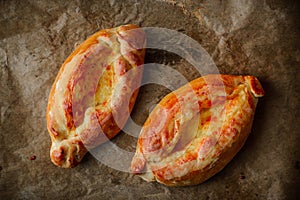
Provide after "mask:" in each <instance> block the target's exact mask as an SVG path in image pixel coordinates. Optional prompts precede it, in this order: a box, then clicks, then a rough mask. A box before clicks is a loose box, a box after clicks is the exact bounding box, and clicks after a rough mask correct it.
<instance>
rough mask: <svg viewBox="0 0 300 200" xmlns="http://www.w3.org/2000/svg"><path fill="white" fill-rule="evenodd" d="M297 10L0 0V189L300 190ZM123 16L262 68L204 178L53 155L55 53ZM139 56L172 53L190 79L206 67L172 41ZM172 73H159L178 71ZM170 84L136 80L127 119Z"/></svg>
mask: <svg viewBox="0 0 300 200" xmlns="http://www.w3.org/2000/svg"><path fill="white" fill-rule="evenodd" d="M298 19H300V16H299V4H298V3H297V2H296V1H279V0H264V1H248V0H225V1H223V0H222V1H191V0H187V1H183V0H179V1H172V0H167V1H150V0H143V1H133V0H125V1H114V0H110V1H107V0H106V1H80V0H69V1H65V2H64V1H46V0H39V1H33V0H22V1H17V0H10V1H5V0H2V1H0V67H1V73H0V75H1V77H0V83H1V85H0V91H1V96H0V102H1V104H0V106H1V107H0V108H1V115H0V117H1V118H0V122H1V124H0V125H1V128H0V131H1V132H0V198H1V199H44V198H47V199H71V198H78V199H82V198H84V199H96V198H97V199H297V197H298V198H299V191H297V189H299V183H300V180H299V176H300V171H299V170H300V153H299V145H300V136H299V132H300V128H299V123H300V121H299V96H300V95H299V68H300V49H299V47H300V42H299V35H300V34H299V33H300V31H299V22H298V21H297V20H298ZM126 23H134V24H138V25H140V26H142V27H163V28H168V29H172V30H176V31H179V32H181V33H184V34H186V35H188V36H189V37H191V38H193V39H194V40H196V41H197V42H198V43H199V44H200V45H201V46H202V47H203V48H205V50H206V51H207V52H208V53H209V54H210V55H211V57H212V58H213V60H214V62H215V64H216V65H217V66H218V69H219V71H220V73H224V74H241V75H246V74H247V75H254V76H257V77H258V78H259V80H260V81H261V83H262V85H263V87H264V89H265V92H266V95H265V97H263V98H262V99H260V102H259V104H258V107H257V112H256V115H255V120H254V123H253V128H252V132H251V134H250V136H249V138H248V140H247V142H246V144H245V145H244V147H243V148H242V150H241V151H240V152H239V153H238V154H237V156H236V157H235V158H234V159H233V160H232V162H230V164H229V165H228V166H226V167H225V169H224V170H223V171H221V172H220V173H219V174H217V175H216V176H214V177H213V178H211V179H209V180H208V181H206V182H205V183H203V184H201V185H198V186H192V187H175V188H169V187H166V186H163V185H160V184H158V183H147V182H145V181H143V180H142V179H140V178H139V177H137V176H133V175H132V174H130V173H126V172H122V171H118V170H115V169H113V168H111V167H108V166H106V165H105V164H103V163H101V162H99V161H98V160H97V159H95V158H94V156H92V155H91V154H88V155H87V156H86V157H85V158H84V160H83V162H82V163H81V164H80V165H79V166H77V167H76V168H73V169H61V168H58V167H56V166H54V165H53V164H52V163H51V161H50V158H49V149H50V145H51V142H50V137H49V135H48V133H47V130H46V120H45V111H46V106H47V98H48V95H49V91H50V88H51V85H52V83H53V82H54V79H55V77H56V75H57V72H58V70H59V68H60V66H61V64H62V63H63V61H64V60H65V59H66V58H67V56H68V55H69V54H70V53H71V52H72V50H73V49H74V48H75V47H76V46H77V45H78V44H80V43H81V42H82V41H84V40H85V39H86V38H87V37H88V36H89V35H91V34H93V33H94V32H96V31H98V30H99V29H104V28H111V27H115V26H119V25H121V24H126ZM146 63H161V64H165V65H168V66H170V67H172V68H173V69H175V70H177V71H178V72H180V73H181V74H182V75H183V76H184V77H185V78H186V79H187V80H193V79H194V78H197V77H199V76H201V74H199V73H198V71H197V70H195V69H194V68H193V66H191V65H190V64H189V63H187V62H186V60H185V59H183V58H180V57H179V56H177V55H174V54H172V53H169V52H162V51H157V50H153V49H152V50H151V49H149V50H147V54H146ZM169 76H170V75H168V74H163V75H162V77H163V78H165V79H170V78H171V79H172V80H174V82H176V81H178V80H177V79H176V77H169ZM168 92H170V91H169V90H168V89H167V88H165V87H163V86H160V85H157V84H148V85H145V86H143V87H142V88H141V90H140V94H139V97H138V99H137V102H136V105H135V108H134V110H133V113H132V119H133V120H134V121H135V122H136V123H137V124H139V125H142V124H143V122H144V121H145V120H146V118H147V115H148V114H149V110H151V108H152V107H153V105H155V103H157V102H158V101H159V100H160V99H161V98H162V97H163V96H164V95H166V94H167V93H168ZM113 143H115V144H116V145H118V146H119V147H120V148H123V149H125V150H127V151H132V152H133V151H134V149H135V145H136V138H135V137H132V136H130V135H127V134H126V133H124V132H121V133H120V134H119V135H118V136H117V137H116V138H114V139H113ZM101 148H105V145H103V147H99V148H98V149H97V150H99V151H101ZM112 159H114V158H112Z"/></svg>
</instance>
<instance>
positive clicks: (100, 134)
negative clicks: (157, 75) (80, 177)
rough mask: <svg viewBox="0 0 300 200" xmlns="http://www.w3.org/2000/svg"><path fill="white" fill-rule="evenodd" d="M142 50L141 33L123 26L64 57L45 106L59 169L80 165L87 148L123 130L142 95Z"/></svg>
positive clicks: (94, 37) (96, 36) (99, 34)
mask: <svg viewBox="0 0 300 200" xmlns="http://www.w3.org/2000/svg"><path fill="white" fill-rule="evenodd" d="M144 47H145V33H144V32H143V30H142V29H139V28H138V26H136V25H123V26H120V27H117V28H112V29H105V30H101V31H99V32H97V33H95V34H94V35H92V36H90V37H89V38H88V39H87V40H86V41H84V42H83V43H82V44H81V45H80V46H79V47H78V48H76V49H75V50H74V52H73V53H72V54H71V55H70V56H69V57H68V58H67V59H66V61H65V62H64V63H63V65H62V67H61V69H60V71H59V73H58V75H57V77H56V80H55V82H54V84H53V86H52V89H51V92H50V95H49V101H48V108H47V127H48V131H49V134H50V136H51V141H52V146H51V150H50V157H51V160H52V162H53V163H54V164H55V165H57V166H60V167H64V168H69V167H74V166H76V165H77V164H78V163H79V162H80V161H81V160H82V158H83V156H84V155H85V154H86V152H87V149H90V148H94V147H96V146H98V145H100V144H101V143H103V142H105V141H107V140H108V139H111V138H113V137H114V136H115V135H117V133H118V132H119V131H120V129H121V128H122V127H123V126H124V124H125V122H126V120H127V118H128V116H129V114H130V112H131V110H132V108H133V105H134V102H135V99H136V97H137V94H138V87H139V85H140V82H141V78H142V71H143V66H142V65H143V63H144V55H145V49H144Z"/></svg>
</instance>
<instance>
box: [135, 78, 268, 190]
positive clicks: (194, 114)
mask: <svg viewBox="0 0 300 200" xmlns="http://www.w3.org/2000/svg"><path fill="white" fill-rule="evenodd" d="M263 95H264V91H263V89H262V87H261V84H260V83H259V81H258V79H257V78H256V77H253V76H233V75H207V76H203V77H201V78H198V79H195V80H193V81H191V82H190V83H188V84H187V85H185V86H183V87H181V88H179V89H177V90H176V91H174V92H172V93H170V94H168V95H167V96H165V97H164V98H163V99H162V100H161V101H160V102H159V104H158V105H157V106H156V107H155V108H154V109H153V111H152V112H151V114H150V115H149V117H148V119H147V120H146V122H145V124H144V126H143V128H142V130H141V133H140V135H139V138H138V143H137V148H136V153H135V156H134V158H133V160H132V163H131V171H132V172H133V173H134V174H138V175H140V176H141V177H142V178H143V179H145V180H146V181H158V182H160V183H163V184H165V185H168V186H185V185H195V184H200V183H202V182H203V181H205V180H207V179H208V178H210V177H211V176H213V175H214V174H216V173H217V172H219V171H220V170H222V169H223V168H224V167H225V165H226V164H227V163H228V162H229V161H230V160H231V159H232V158H233V157H234V156H235V154H236V153H237V152H238V151H239V150H240V149H241V147H242V146H243V144H244V142H245V140H246V138H247V137H248V134H249V132H250V130H251V126H252V121H253V117H254V112H255V108H256V103H257V101H258V97H262V96H263Z"/></svg>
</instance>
